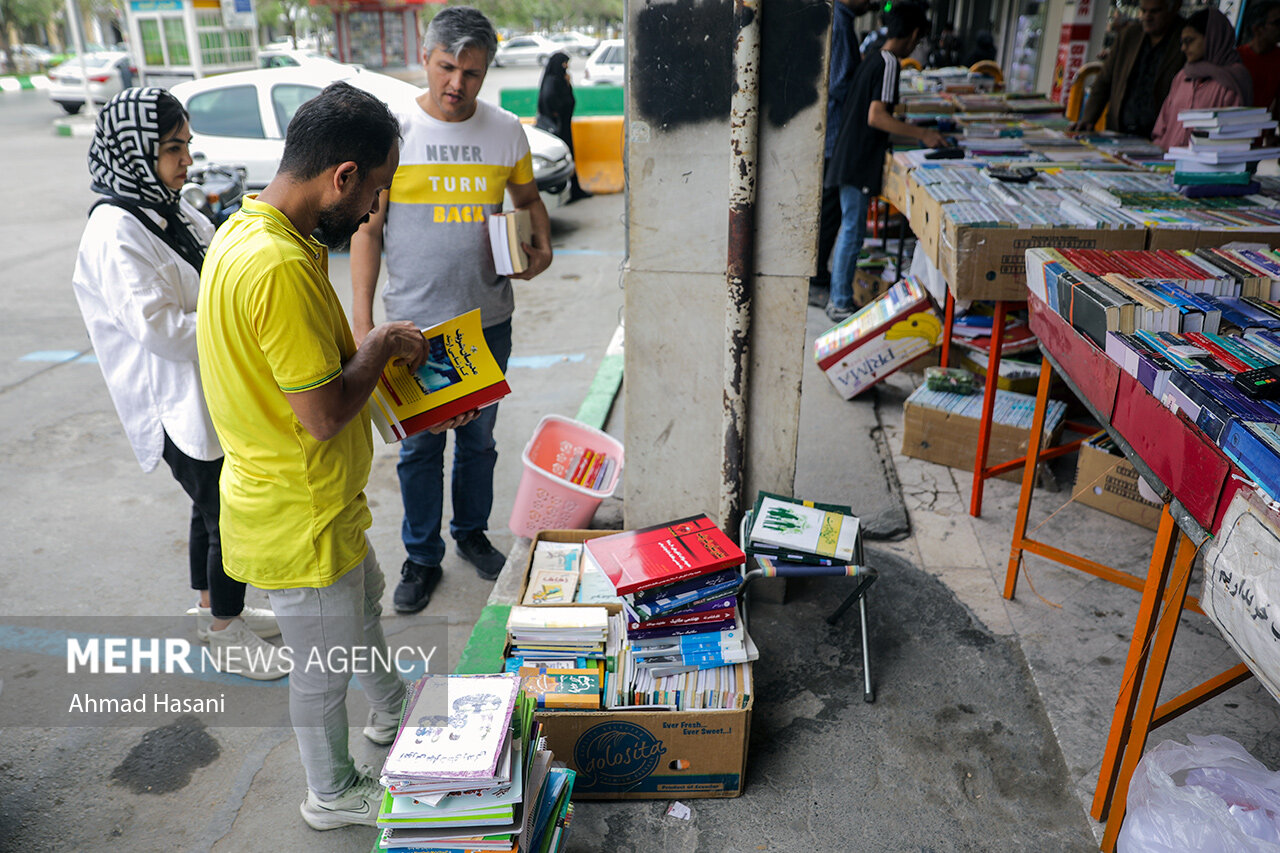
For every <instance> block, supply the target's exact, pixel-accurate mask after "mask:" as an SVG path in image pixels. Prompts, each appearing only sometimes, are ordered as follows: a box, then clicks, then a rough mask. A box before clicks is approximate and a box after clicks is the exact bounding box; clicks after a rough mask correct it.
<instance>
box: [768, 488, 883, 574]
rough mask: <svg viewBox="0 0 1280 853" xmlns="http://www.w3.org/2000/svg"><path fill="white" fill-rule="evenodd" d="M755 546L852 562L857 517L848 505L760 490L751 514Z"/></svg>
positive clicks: (856, 534) (856, 536)
mask: <svg viewBox="0 0 1280 853" xmlns="http://www.w3.org/2000/svg"><path fill="white" fill-rule="evenodd" d="M749 539H750V540H751V545H752V547H755V546H757V545H759V546H763V547H764V548H766V549H781V550H785V551H789V552H792V553H801V554H813V555H815V556H818V557H826V558H829V559H832V560H838V561H841V562H846V563H848V562H852V561H853V549H854V544H855V543H856V542H857V539H858V518H857V516H855V515H854V514H853V511H852V510H851V509H850V508H849V507H847V506H840V505H837V504H821V503H815V502H813V501H803V500H797V499H796V498H788V497H783V496H782V495H775V494H772V493H770V492H760V493H759V495H758V496H757V498H756V505H755V508H754V511H753V513H752V524H751V535H750V536H749Z"/></svg>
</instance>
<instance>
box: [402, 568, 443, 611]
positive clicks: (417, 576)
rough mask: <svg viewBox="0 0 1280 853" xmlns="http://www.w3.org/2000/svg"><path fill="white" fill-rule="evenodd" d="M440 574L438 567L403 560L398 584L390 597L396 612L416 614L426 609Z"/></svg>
mask: <svg viewBox="0 0 1280 853" xmlns="http://www.w3.org/2000/svg"><path fill="white" fill-rule="evenodd" d="M442 574H443V572H441V571H440V567H439V566H424V565H423V564H422V563H415V562H414V561H413V560H405V561H404V565H403V566H401V567H400V583H398V584H396V591H395V594H394V595H392V596H391V603H392V604H394V605H395V608H396V612H397V613H417V612H418V611H419V610H421V609H422V608H424V607H426V606H427V602H429V601H431V593H432V592H434V591H435V588H436V584H438V583H440V577H441V575H442Z"/></svg>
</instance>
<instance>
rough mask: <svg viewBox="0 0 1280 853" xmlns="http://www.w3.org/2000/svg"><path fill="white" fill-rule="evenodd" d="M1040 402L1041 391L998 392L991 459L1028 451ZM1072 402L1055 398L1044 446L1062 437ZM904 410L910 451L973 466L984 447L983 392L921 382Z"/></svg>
mask: <svg viewBox="0 0 1280 853" xmlns="http://www.w3.org/2000/svg"><path fill="white" fill-rule="evenodd" d="M1035 402H1036V400H1035V397H1033V396H1031V395H1028V394H1016V393H1014V392H1012V391H997V392H996V405H995V410H994V411H993V413H992V423H991V444H990V447H989V449H988V452H987V464H988V465H996V464H999V463H1001V462H1006V461H1008V460H1010V459H1017V458H1018V457H1020V456H1025V455H1026V452H1027V440H1028V439H1029V438H1030V436H1031V417H1032V415H1033V414H1034V412H1035ZM1066 408H1067V407H1066V404H1065V403H1063V402H1061V401H1058V400H1051V401H1049V411H1048V412H1047V413H1046V416H1045V425H1044V430H1045V440H1044V442H1043V446H1045V447H1050V446H1052V445H1053V444H1055V443H1056V442H1057V437H1058V434H1059V432H1060V431H1061V429H1062V419H1063V416H1064V415H1065V413H1066ZM902 415H903V416H902V453H903V455H904V456H910V457H912V458H914V459H923V460H925V461H926V462H936V463H938V464H939V465H946V466H948V467H951V468H962V469H965V470H968V471H972V470H973V460H974V454H975V452H976V451H977V447H978V422H979V419H980V418H981V415H982V395H981V394H969V395H962V394H953V393H950V392H947V391H930V390H929V388H928V386H925V385H921V386H920V387H919V388H917V389H916V390H915V391H914V392H912V394H911V396H910V397H908V398H907V399H906V402H905V403H904V404H903V412H902ZM1000 476H1001V477H1002V478H1003V479H1006V480H1012V481H1015V482H1016V481H1018V480H1021V479H1022V469H1021V468H1016V469H1014V470H1012V471H1007V472H1005V473H1004V474H1001V475H1000Z"/></svg>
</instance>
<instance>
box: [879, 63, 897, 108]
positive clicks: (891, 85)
mask: <svg viewBox="0 0 1280 853" xmlns="http://www.w3.org/2000/svg"><path fill="white" fill-rule="evenodd" d="M880 57H881V58H882V59H883V60H884V79H883V80H882V81H881V83H880V97H879V98H878V100H881V101H884V102H885V103H886V104H896V103H897V102H898V57H896V56H894V55H893V54H892V53H890V52H889V51H887V50H881V51H880Z"/></svg>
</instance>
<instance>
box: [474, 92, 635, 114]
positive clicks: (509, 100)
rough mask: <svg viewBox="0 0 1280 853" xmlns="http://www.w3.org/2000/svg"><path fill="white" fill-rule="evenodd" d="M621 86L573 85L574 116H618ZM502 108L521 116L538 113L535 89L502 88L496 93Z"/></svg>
mask: <svg viewBox="0 0 1280 853" xmlns="http://www.w3.org/2000/svg"><path fill="white" fill-rule="evenodd" d="M622 92H623V89H622V87H621V86H575V87H574V90H573V97H574V101H575V103H574V107H573V115H574V118H580V117H582V116H620V115H622V113H623V102H622ZM498 99H499V102H500V103H501V104H502V108H503V109H504V110H510V111H511V112H513V113H515V114H516V115H518V116H521V117H529V118H531V117H533V116H536V115H537V114H538V90H537V89H503V90H502V91H501V92H500V93H499V95H498Z"/></svg>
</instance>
